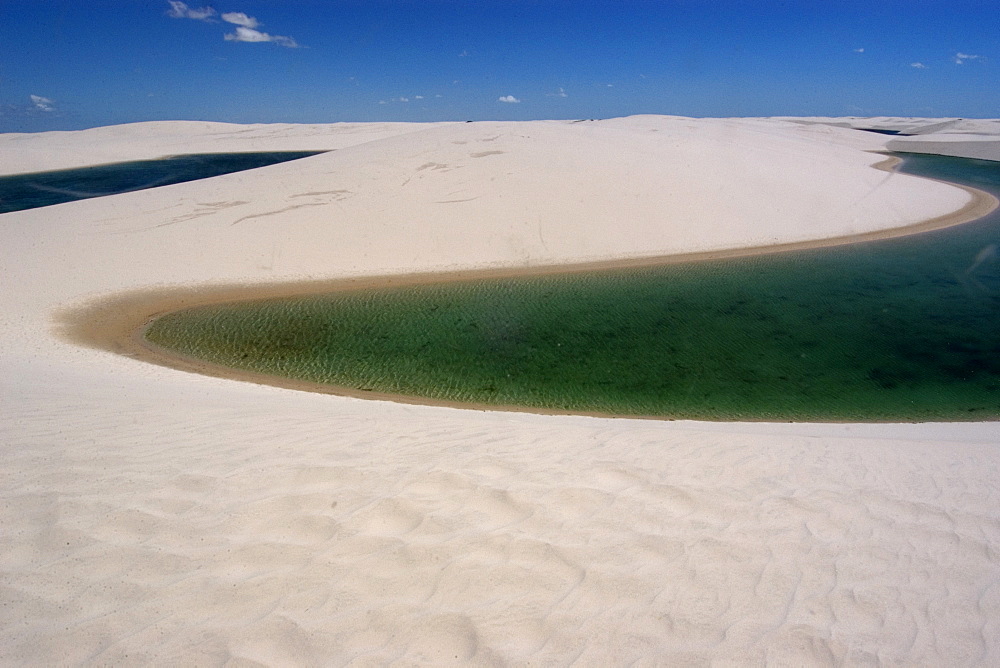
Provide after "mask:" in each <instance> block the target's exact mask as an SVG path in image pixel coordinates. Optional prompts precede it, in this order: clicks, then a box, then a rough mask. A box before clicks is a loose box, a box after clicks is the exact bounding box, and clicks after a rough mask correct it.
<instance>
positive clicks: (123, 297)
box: [56, 156, 1000, 422]
mask: <svg viewBox="0 0 1000 668" xmlns="http://www.w3.org/2000/svg"><path fill="white" fill-rule="evenodd" d="M901 162H902V160H901V159H900V158H898V157H895V156H890V157H888V158H886V159H885V160H882V161H880V162H878V163H876V164H874V165H872V167H874V168H876V169H880V170H883V171H887V172H894V171H895V170H896V167H897V166H898V165H899V164H900V163H901ZM918 178H927V177H918ZM928 180H932V181H939V182H942V183H948V185H951V186H953V187H956V188H961V189H962V190H965V191H966V192H967V193H969V194H970V196H971V200H970V201H969V202H968V203H967V204H966V205H965V206H963V207H962V208H961V209H959V210H957V211H954V212H952V213H950V214H946V215H943V216H937V217H934V218H931V219H928V220H925V221H921V222H919V223H915V224H912V225H907V226H903V227H897V228H891V229H887V230H879V231H875V232H865V233H860V234H855V235H843V236H838V237H830V238H826V239H817V240H809V241H801V242H790V243H782V244H774V245H768V246H757V247H748V248H734V249H724V250H718V251H701V252H693V253H684V254H672V255H663V256H647V257H638V258H622V259H612V260H600V261H592V262H584V263H574V264H556V265H547V266H538V267H505V268H488V269H473V270H461V271H449V272H440V273H421V274H397V275H389V276H373V277H355V278H341V279H327V280H315V281H297V282H284V283H266V284H230V285H218V286H211V285H209V286H192V287H173V288H162V289H149V290H138V291H132V292H128V293H122V294H117V295H112V296H109V297H105V298H100V299H98V300H95V301H93V302H91V303H89V304H86V305H84V306H82V307H78V308H72V309H66V310H63V311H61V312H59V313H58V314H57V315H56V321H57V334H58V335H59V336H60V338H62V339H63V340H66V341H69V342H71V343H74V344H77V345H83V346H86V347H90V348H96V349H100V350H105V351H109V352H112V353H115V354H120V355H124V356H126V357H131V358H133V359H137V360H140V361H144V362H149V363H152V364H157V365H159V366H165V367H169V368H173V369H177V370H181V371H186V372H191V373H198V374H201V375H207V376H212V377H216V378H223V379H228V380H240V381H244V382H251V383H256V384H261V385H270V386H274V387H281V388H284V389H293V390H299V391H307V392H314V393H322V394H332V395H337V396H347V397H353V398H365V399H378V400H383V401H392V402H396V403H404V404H415V405H432V406H446V407H453V408H462V409H468V410H489V411H513V412H526V413H534V414H543V415H584V416H594V417H616V418H630V419H637V418H638V419H655V420H671V419H676V418H669V417H663V416H647V415H627V414H619V413H601V412H587V411H560V410H554V409H542V408H535V407H525V406H516V405H502V404H478V403H469V402H456V401H445V400H434V399H429V398H425V397H419V396H411V395H398V394H391V393H381V392H374V391H365V390H358V389H354V388H347V387H341V386H336V385H328V384H322V383H314V382H308V381H301V380H295V379H291V378H283V377H280V376H272V375H268V374H264V373H257V372H251V371H245V370H239V369H233V368H230V367H226V366H222V365H217V364H214V363H211V362H206V361H203V360H199V359H195V358H190V357H187V356H183V355H180V354H177V353H175V352H172V351H169V350H167V349H165V348H161V347H159V346H156V345H155V344H153V343H151V342H149V341H147V340H146V338H145V331H146V329H147V328H148V327H149V325H150V324H151V323H152V322H153V321H154V320H155V319H156V318H158V317H160V316H162V315H165V314H167V313H170V312H174V311H180V310H184V309H187V308H193V307H197V306H209V305H221V304H226V303H233V302H241V301H256V300H270V299H282V298H289V297H303V296H310V295H316V294H324V293H331V292H340V291H354V290H365V289H378V288H388V287H400V286H410V285H428V284H435V283H443V282H453V281H474V280H488V279H500V278H513V277H522V276H544V275H553V274H578V273H588V272H593V271H600V270H610V269H628V268H640V267H650V266H661V265H670V264H683V263H689V262H699V261H705V260H719V259H727V258H738V257H748V256H755V255H769V254H775V253H785V252H792V251H800V250H810V249H817V248H826V247H834V246H841V245H846V244H854V243H861V242H866V241H876V240H883V239H891V238H897V237H903V236H909V235H913V234H919V233H922V232H929V231H932V230H937V229H942V228H945V227H951V226H954V225H959V224H963V223H967V222H971V221H974V220H977V219H979V218H982V217H983V216H986V215H987V214H989V213H991V212H992V211H994V210H995V209H997V208H998V206H1000V201H998V200H997V198H996V197H994V196H993V195H991V194H989V193H986V192H984V191H981V190H977V189H974V188H970V187H967V186H962V185H958V184H954V183H949V182H947V181H941V180H939V179H928ZM741 421H751V422H752V421H757V422H768V420H753V419H749V420H747V419H741ZM977 421H981V418H980V419H979V420H977Z"/></svg>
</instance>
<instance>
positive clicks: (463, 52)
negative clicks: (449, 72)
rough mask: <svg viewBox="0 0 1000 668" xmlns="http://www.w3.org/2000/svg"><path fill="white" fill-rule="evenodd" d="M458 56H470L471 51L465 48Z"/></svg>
mask: <svg viewBox="0 0 1000 668" xmlns="http://www.w3.org/2000/svg"><path fill="white" fill-rule="evenodd" d="M458 57H459V58H468V57H469V52H468V51H465V50H464V49H463V51H462V53H460V54H458Z"/></svg>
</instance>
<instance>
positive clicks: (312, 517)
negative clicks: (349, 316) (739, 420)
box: [0, 116, 1000, 665]
mask: <svg viewBox="0 0 1000 668" xmlns="http://www.w3.org/2000/svg"><path fill="white" fill-rule="evenodd" d="M95 138H96V139H95ZM890 140H891V138H890V137H887V136H884V135H876V134H872V133H861V132H857V131H855V130H851V129H848V128H841V127H833V126H831V125H828V124H812V123H810V124H805V123H803V122H792V121H789V120H775V119H746V120H740V119H728V120H727V119H721V120H719V119H701V120H693V119H685V118H673V117H651V116H645V117H631V118H626V119H611V120H608V121H601V122H582V123H572V122H562V121H559V122H554V121H553V122H531V123H472V124H465V123H455V124H434V125H405V124H376V125H371V126H367V125H339V124H338V125H330V126H301V127H297V126H232V125H224V124H188V123H185V124H174V123H163V124H141V126H122V127H119V128H101V129H97V130H90V131H85V132H81V133H46V134H44V135H7V136H0V173H18V172H26V171H27V172H30V171H38V170H39V169H48V168H54V167H68V166H76V165H82V164H90V163H99V162H108V161H114V160H123V159H135V158H141V157H156V156H158V155H170V154H177V153H197V152H213V151H220V150H278V149H315V148H330V149H336V150H334V151H332V152H330V153H326V154H324V155H320V156H314V157H311V158H307V159H304V160H299V161H294V162H290V163H283V164H280V165H273V166H270V167H266V168H263V169H260V170H254V171H251V172H243V173H238V174H230V175H226V176H222V177H217V178H214V179H208V180H204V181H197V182H190V183H185V184H178V185H175V186H168V187H165V188H160V189H155V190H149V191H142V192H134V193H128V194H123V195H118V196H113V197H108V198H101V199H94V200H86V201H80V202H73V203H69V204H63V205H58V206H54V207H47V208H43V209H35V210H30V211H21V212H15V213H10V214H5V215H3V216H0V249H2V250H0V275H2V277H3V283H4V288H5V289H4V290H3V291H2V294H0V308H2V312H3V313H4V318H3V319H2V320H0V343H2V345H0V443H2V450H0V481H2V483H0V526H2V527H3V531H2V532H0V601H2V605H0V631H2V636H0V637H2V638H3V640H0V663H3V664H25V663H28V664H34V665H46V664H58V665H66V664H80V663H83V664H97V665H108V664H115V665H123V664H124V665H134V664H146V663H155V664H158V665H214V664H227V663H228V664H230V665H258V664H278V665H345V664H353V665H381V664H385V663H395V664H397V665H420V664H427V665H441V664H475V665H504V664H513V665H529V664H530V665H537V664H543V665H565V664H569V663H573V662H576V663H578V664H580V665H622V664H631V663H638V664H640V665H654V664H660V665H704V664H707V663H709V662H713V661H714V662H717V663H719V664H720V665H726V664H727V663H728V664H733V665H746V664H754V663H756V664H763V663H768V664H779V665H781V664H785V665H815V664H830V665H836V664H843V663H847V664H851V665H879V664H890V665H971V664H990V663H995V662H997V661H998V660H1000V625H998V622H997V620H1000V588H998V583H1000V556H998V554H997V545H998V541H1000V512H998V510H997V508H1000V489H998V485H997V480H998V473H1000V472H998V467H1000V455H998V453H997V444H998V442H1000V425H998V424H997V423H983V424H928V425H795V424H713V423H696V422H648V421H637V420H616V419H603V418H590V417H574V416H542V415H531V414H515V413H498V412H485V411H472V410H459V409H453V408H444V407H432V406H418V405H403V404H396V403H391V402H382V401H365V400H360V399H354V398H349V397H336V396H325V395H319V394H313V393H306V392H296V391H293V390H288V389H281V388H275V387H266V386H260V385H254V384H250V383H243V382H238V381H234V380H226V379H219V378H211V377H207V376H200V375H194V374H189V373H184V372H182V371H179V370H174V369H169V368H164V367H161V366H155V365H151V364H148V363H145V362H143V361H141V360H137V359H133V358H130V357H128V356H124V355H115V354H113V353H110V352H106V351H104V350H100V349H97V348H90V347H85V346H81V345H78V344H76V343H73V342H71V341H69V340H68V339H67V336H66V322H67V318H68V317H70V315H72V314H73V313H74V312H77V311H79V309H81V308H83V307H86V306H88V305H92V304H94V303H95V302H98V301H100V300H102V299H105V300H106V299H108V298H109V297H113V296H116V295H117V296H120V295H121V294H122V293H129V292H142V291H149V290H164V289H168V288H170V287H185V288H189V289H190V288H199V287H205V286H211V285H218V284H227V285H243V286H245V285H251V284H260V283H280V282H288V281H308V280H338V279H349V278H351V277H378V276H385V275H391V274H404V273H413V272H435V271H458V270H484V269H496V268H525V267H539V266H548V265H554V264H565V263H576V262H593V261H609V260H624V259H630V258H651V257H657V256H663V255H670V254H676V253H690V252H704V251H725V250H727V249H728V250H732V249H739V248H744V247H747V246H762V245H768V244H777V243H789V242H810V241H816V240H822V239H827V238H831V237H840V236H844V235H850V234H858V233H870V232H878V231H881V230H886V229H891V228H897V227H900V226H906V225H910V224H914V223H918V222H920V221H923V220H926V219H930V218H935V217H941V216H948V215H950V214H953V213H954V212H956V211H958V210H960V209H962V208H963V207H965V206H966V205H967V204H968V203H969V202H970V201H971V197H970V195H969V194H968V193H967V192H965V191H963V190H960V189H957V188H953V187H951V186H947V185H943V184H937V183H931V182H928V181H925V180H921V179H916V178H913V177H908V176H904V175H900V174H890V173H886V172H884V171H879V170H875V169H872V168H871V165H873V164H875V163H877V162H879V161H881V160H882V158H883V156H879V155H873V154H872V153H869V152H867V151H871V150H878V149H881V148H883V147H884V146H885V143H886V142H887V141H890ZM15 142H16V146H17V147H18V148H17V150H7V147H9V146H12V145H14V143H15ZM310 142H312V143H310ZM264 145H266V146H267V148H266V149H264V148H261V146H264ZM223 147H224V148H223ZM63 148H65V151H62V149H63ZM60 151H62V154H61V155H55V156H53V153H56V154H58V153H60ZM106 313H107V317H108V319H109V320H111V321H113V320H114V319H115V317H116V316H115V312H114V309H111V310H110V311H107V312H106Z"/></svg>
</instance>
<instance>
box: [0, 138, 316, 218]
mask: <svg viewBox="0 0 1000 668" xmlns="http://www.w3.org/2000/svg"><path fill="white" fill-rule="evenodd" d="M322 152H323V151H281V152H271V153H204V154H199V155H184V156H176V157H173V158H163V159H160V160H141V161H135V162H121V163H116V164H113V165H99V166H96V167H84V168H81V169H64V170H59V171H54V172H37V173H34V174H17V175H14V176H4V177H0V213H8V212H10V211H21V210H23V209H34V208H37V207H40V206H50V205H52V204H62V203H64V202H73V201H76V200H78V199H87V198H90V197H103V196H106V195H116V194H118V193H124V192H130V191H133V190H144V189H146V188H155V187H157V186H167V185H171V184H174V183H184V182H185V181H195V180H197V179H205V178H209V177H211V176H219V175H221V174H229V173H231V172H240V171H243V170H246V169H254V168H256V167H265V166H267V165H274V164H277V163H279V162H286V161H288V160H297V159H298V158H306V157H309V156H311V155H317V154H319V153H322Z"/></svg>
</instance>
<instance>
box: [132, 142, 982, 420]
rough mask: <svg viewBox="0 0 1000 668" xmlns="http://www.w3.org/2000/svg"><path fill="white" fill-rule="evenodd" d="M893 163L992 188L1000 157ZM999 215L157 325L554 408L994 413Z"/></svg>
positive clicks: (495, 399)
mask: <svg viewBox="0 0 1000 668" xmlns="http://www.w3.org/2000/svg"><path fill="white" fill-rule="evenodd" d="M901 171H905V172H908V173H914V174H922V175H927V176H933V177H935V178H941V179H945V180H949V181H954V182H957V183H964V184H968V185H972V186H974V187H977V188H980V189H983V190H987V191H990V192H993V193H994V194H996V193H998V192H1000V163H996V162H987V161H977V160H967V159H959V158H944V157H939V156H924V155H912V156H906V162H905V164H904V166H903V168H902V170H901ZM998 244H1000V214H998V213H997V212H994V213H993V214H991V215H990V216H988V217H987V218H984V219H981V220H979V221H976V222H974V223H969V224H966V225H960V226H957V227H952V228H948V229H944V230H939V231H935V232H929V233H924V234H920V235H913V236H909V237H903V238H898V239H892V240H886V241H878V242H866V243H858V244H852V245H846V246H839V247H834V248H825V249H817V250H810V251H797V252H785V253H775V254H769V255H757V256H753V257H745V258H738V259H727V260H719V261H711V262H697V263H684V264H673V265H665V266H657V267H649V268H641V269H628V270H613V271H601V272H590V273H581V274H559V275H548V276H539V277H527V278H516V279H513V278H507V279H490V280H479V281H466V282H445V283H440V284H430V285H420V286H410V287H396V288H391V289H379V290H359V291H354V292H338V293H333V294H328V295H320V296H309V297H302V298H294V299H281V300H267V301H259V302H243V303H235V304H230V305H222V306H211V307H199V308H195V309H190V310H187V311H182V312H177V313H173V314H170V315H166V316H164V317H161V318H160V319H158V320H157V321H155V322H154V323H153V324H152V326H151V327H150V328H149V329H148V331H147V334H146V336H147V337H148V339H149V340H150V341H151V342H153V343H155V344H157V345H159V346H162V347H165V348H168V349H171V350H174V351H176V352H178V353H181V354H184V355H188V356H192V357H197V358H201V359H204V360H207V361H210V362H214V363H217V364H221V365H224V366H228V367H233V368H237V369H245V370H251V371H256V372H263V373H266V374H271V375H277V376H284V377H289V378H295V379H301V380H307V381H314V382H318V383H325V384H331V385H335V386H340V387H346V388H352V389H355V390H371V391H375V392H384V393H392V394H400V395H409V396H415V397H423V398H426V399H428V400H430V401H456V402H470V403H474V404H487V405H496V406H504V407H522V408H526V409H540V410H553V411H561V412H597V413H610V414H617V415H634V416H658V417H664V418H697V419H709V420H772V421H778V420H780V421H786V420H793V421H826V420H837V421H931V420H989V419H996V418H997V416H1000V253H998V251H997V248H998Z"/></svg>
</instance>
